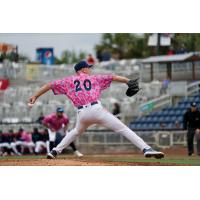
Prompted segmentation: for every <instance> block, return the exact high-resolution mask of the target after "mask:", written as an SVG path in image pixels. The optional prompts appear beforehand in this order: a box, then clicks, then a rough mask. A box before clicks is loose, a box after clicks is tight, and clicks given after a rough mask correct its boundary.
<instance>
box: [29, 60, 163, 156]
mask: <svg viewBox="0 0 200 200" xmlns="http://www.w3.org/2000/svg"><path fill="white" fill-rule="evenodd" d="M91 67H92V65H89V64H88V63H87V62H85V61H81V62H79V63H77V64H76V65H75V66H74V69H75V72H76V74H75V75H73V76H69V77H65V78H63V79H59V80H55V81H52V82H50V83H47V84H45V85H44V86H43V87H41V88H40V89H39V91H38V92H37V93H36V94H35V95H34V96H32V97H30V98H29V100H28V105H29V106H30V107H32V106H33V105H34V103H35V102H36V100H37V99H38V98H39V97H40V96H41V95H43V94H44V93H46V92H47V91H49V90H52V91H53V93H54V94H55V95H59V94H64V95H66V96H67V97H68V98H69V99H70V100H71V101H72V102H73V104H74V106H75V107H76V109H77V121H76V126H75V128H74V129H73V130H71V131H70V132H69V133H68V134H66V136H65V137H64V138H63V140H62V141H61V142H60V143H59V144H58V145H57V146H56V147H55V148H53V150H52V151H51V152H50V153H49V154H48V155H47V158H48V159H53V158H55V157H56V156H57V155H58V154H60V153H61V152H62V150H63V149H64V148H66V147H67V146H68V145H69V144H70V143H71V142H73V141H74V140H75V139H76V138H77V137H78V136H79V135H81V134H82V133H83V132H84V131H85V130H86V129H87V128H88V127H89V126H90V125H92V124H99V125H102V126H104V127H106V128H108V129H111V130H113V131H114V132H116V133H120V134H122V135H123V136H124V137H126V138H127V139H128V140H129V141H131V142H132V143H133V144H134V145H135V146H137V147H138V148H139V149H140V150H141V151H142V152H143V153H144V156H145V157H155V158H163V157H164V153H162V152H159V151H155V150H153V149H152V148H151V147H150V146H149V145H148V144H146V143H145V142H144V141H143V140H142V138H140V137H139V136H137V135H136V133H135V132H133V131H132V130H131V129H129V128H128V127H127V126H126V125H124V124H123V123H122V122H121V121H120V120H119V119H117V118H116V117H115V116H114V115H112V114H111V113H109V112H108V111H107V110H106V109H105V108H103V106H102V105H101V102H100V95H101V92H102V90H105V89H106V88H108V87H109V86H110V84H111V83H112V82H113V81H116V82H120V83H124V84H127V85H128V89H127V91H126V94H127V96H133V95H134V94H136V93H137V92H138V91H139V86H138V81H137V80H129V79H128V78H125V77H121V76H117V75H91V69H90V68H91Z"/></svg>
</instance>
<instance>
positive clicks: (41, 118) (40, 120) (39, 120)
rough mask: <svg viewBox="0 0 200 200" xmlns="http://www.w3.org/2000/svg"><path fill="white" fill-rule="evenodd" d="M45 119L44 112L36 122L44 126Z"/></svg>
mask: <svg viewBox="0 0 200 200" xmlns="http://www.w3.org/2000/svg"><path fill="white" fill-rule="evenodd" d="M43 119H44V114H43V112H41V113H40V116H39V117H38V119H37V120H36V122H37V123H39V124H42V120H43Z"/></svg>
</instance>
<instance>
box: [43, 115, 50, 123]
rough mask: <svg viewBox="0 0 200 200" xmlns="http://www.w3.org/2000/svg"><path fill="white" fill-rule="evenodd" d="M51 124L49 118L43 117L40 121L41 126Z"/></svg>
mask: <svg viewBox="0 0 200 200" xmlns="http://www.w3.org/2000/svg"><path fill="white" fill-rule="evenodd" d="M50 122H51V118H50V117H49V116H47V117H44V119H43V120H42V124H44V125H47V124H49V123H50Z"/></svg>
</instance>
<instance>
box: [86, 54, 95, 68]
mask: <svg viewBox="0 0 200 200" xmlns="http://www.w3.org/2000/svg"><path fill="white" fill-rule="evenodd" d="M87 63H88V64H89V65H94V64H95V59H94V58H93V56H92V54H89V55H88V58H87Z"/></svg>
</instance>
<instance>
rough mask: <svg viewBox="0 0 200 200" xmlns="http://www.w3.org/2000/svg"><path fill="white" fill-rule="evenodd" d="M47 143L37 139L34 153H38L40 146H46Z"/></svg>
mask: <svg viewBox="0 0 200 200" xmlns="http://www.w3.org/2000/svg"><path fill="white" fill-rule="evenodd" d="M46 147H47V145H46V143H45V142H43V141H37V142H36V144H35V153H36V154H38V153H40V152H41V149H42V148H46Z"/></svg>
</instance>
